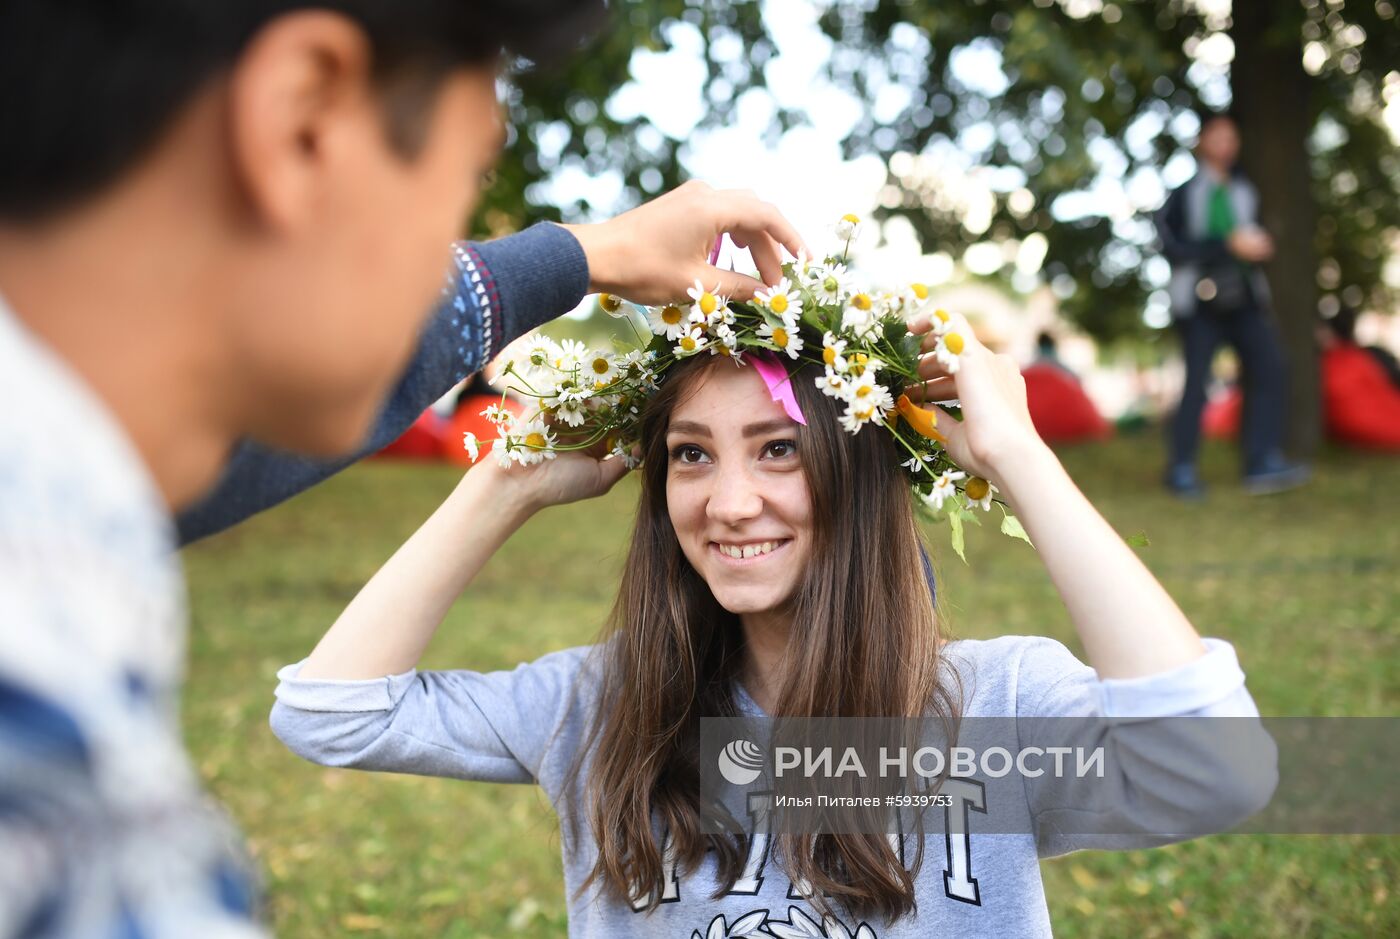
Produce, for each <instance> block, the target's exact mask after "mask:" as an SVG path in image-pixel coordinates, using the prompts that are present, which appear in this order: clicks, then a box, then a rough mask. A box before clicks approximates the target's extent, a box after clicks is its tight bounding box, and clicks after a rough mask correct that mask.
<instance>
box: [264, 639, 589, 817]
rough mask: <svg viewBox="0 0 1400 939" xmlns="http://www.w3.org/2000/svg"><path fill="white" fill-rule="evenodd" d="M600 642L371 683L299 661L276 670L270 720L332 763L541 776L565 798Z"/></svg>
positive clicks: (457, 774) (521, 779)
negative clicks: (484, 666) (310, 670)
mask: <svg viewBox="0 0 1400 939" xmlns="http://www.w3.org/2000/svg"><path fill="white" fill-rule="evenodd" d="M593 648H594V647H592V646H578V647H574V648H571V649H563V650H561V651H558V652H551V653H549V654H548V655H544V656H542V657H540V658H538V659H536V660H534V661H533V662H526V663H521V664H520V665H518V666H517V667H515V668H514V669H503V670H499V671H490V672H478V671H468V670H450V671H418V670H417V669H410V670H409V671H407V672H403V673H401V674H398V675H386V676H385V677H383V678H376V679H367V680H363V681H341V680H326V679H303V678H299V677H297V675H298V672H299V671H300V670H301V666H302V662H297V663H295V664H292V665H288V666H286V667H284V668H282V669H281V670H280V671H279V672H278V673H277V677H278V679H279V683H278V685H277V688H276V691H275V695H276V699H277V700H276V703H275V704H274V705H273V708H272V714H271V717H270V723H271V725H272V731H273V733H274V734H276V735H277V737H278V739H280V740H281V741H282V742H283V743H284V744H286V745H287V747H288V748H289V749H291V750H292V751H293V752H294V753H296V754H297V755H299V756H301V757H303V758H305V759H307V760H310V761H312V762H313V763H319V764H322V765H324V766H343V767H351V768H354V769H367V770H379V771H381V772H392V773H413V774H416V775H420V776H448V777H453V778H456V779H469V780H479V781H484V782H512V783H528V782H538V783H540V785H541V786H542V787H543V788H544V789H545V790H546V792H547V793H548V794H549V796H550V798H551V799H556V798H557V796H558V795H559V792H560V787H561V784H562V782H563V778H564V776H565V774H566V773H567V770H568V767H569V764H570V762H571V760H572V757H573V755H574V753H575V752H576V751H577V750H578V748H579V747H580V746H581V745H582V742H583V739H584V736H585V734H586V731H587V727H586V712H587V710H588V709H587V702H588V697H589V693H590V688H591V686H590V685H589V682H588V680H587V675H588V674H589V671H588V667H587V662H588V659H589V652H590V651H591V650H592V649H593ZM303 661H304V660H303Z"/></svg>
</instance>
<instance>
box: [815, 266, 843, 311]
mask: <svg viewBox="0 0 1400 939" xmlns="http://www.w3.org/2000/svg"><path fill="white" fill-rule="evenodd" d="M812 292H813V293H815V294H816V296H817V299H818V300H819V301H820V302H822V303H831V304H835V303H841V302H842V301H844V300H845V299H846V296H847V295H848V294H850V293H851V286H850V274H849V273H848V272H847V270H846V265H844V264H841V263H839V262H833V263H831V264H824V265H819V266H817V267H814V268H813V269H812Z"/></svg>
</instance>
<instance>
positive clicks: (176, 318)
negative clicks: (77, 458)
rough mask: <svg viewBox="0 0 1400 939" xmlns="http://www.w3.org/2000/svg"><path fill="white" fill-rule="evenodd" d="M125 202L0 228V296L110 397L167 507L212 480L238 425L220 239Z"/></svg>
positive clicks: (189, 499) (90, 383) (180, 504)
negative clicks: (219, 279)
mask: <svg viewBox="0 0 1400 939" xmlns="http://www.w3.org/2000/svg"><path fill="white" fill-rule="evenodd" d="M129 217H130V215H129V214H128V213H123V211H122V208H121V207H119V206H115V205H113V206H102V207H98V208H96V209H94V210H92V211H91V212H85V214H84V215H83V217H82V218H81V220H76V221H71V222H69V221H65V222H63V223H60V224H55V225H53V226H50V227H48V228H45V229H43V230H38V231H36V230H32V229H23V230H20V229H11V228H0V293H3V295H4V296H5V298H6V301H7V302H8V304H9V305H10V307H12V308H13V310H14V313H15V316H16V317H18V318H19V320H20V321H21V322H23V323H24V324H25V325H26V326H27V328H28V329H29V330H30V332H32V333H33V334H34V335H35V336H37V337H38V338H39V339H40V340H41V341H42V342H43V343H44V344H45V345H47V346H49V347H50V348H51V349H52V350H53V351H54V352H55V353H56V354H57V355H58V356H59V357H60V358H62V359H63V360H64V361H65V362H66V363H67V364H68V366H69V367H70V368H72V369H73V370H74V371H75V372H76V373H77V374H78V375H79V376H80V377H81V378H82V379H83V381H84V382H85V383H86V384H87V385H88V386H89V387H90V388H91V389H92V390H93V391H94V392H95V393H96V394H97V395H98V396H99V397H100V398H101V399H102V400H103V401H104V402H105V403H106V405H107V407H108V408H109V409H110V411H111V412H112V414H113V415H114V417H115V418H116V420H117V422H118V423H119V424H120V425H121V427H122V428H123V429H124V430H125V432H126V434H127V436H128V437H129V438H130V439H131V441H132V443H133V444H134V445H135V447H136V450H137V452H138V453H139V454H140V456H141V459H142V460H143V461H144V463H145V464H146V467H147V469H148V470H149V472H150V473H151V475H152V477H153V478H154V480H155V483H156V486H157V487H158V488H159V490H160V492H161V494H162V495H163V496H164V499H165V502H166V505H167V506H169V507H170V509H171V510H172V511H175V510H178V509H180V508H182V507H183V506H186V505H188V504H190V503H191V502H193V501H195V500H196V499H197V498H198V497H199V496H200V495H201V494H202V493H203V492H204V490H206V489H207V488H209V487H210V486H211V485H212V484H213V482H214V481H215V480H216V479H217V476H218V473H219V471H220V469H221V467H222V465H223V463H224V461H225V460H226V459H227V457H228V453H229V451H230V449H231V447H232V445H233V442H234V436H235V435H234V434H233V433H231V432H230V431H229V428H233V427H236V426H238V425H237V421H236V420H235V419H234V412H233V410H232V408H233V402H232V401H230V400H227V399H221V398H220V395H227V394H228V393H229V390H230V389H235V388H237V384H236V383H233V382H230V381H229V380H228V379H229V376H228V375H225V374H220V371H221V369H220V364H219V355H218V341H217V336H215V335H213V322H214V321H213V318H212V317H211V316H208V315H204V313H203V312H202V310H207V308H208V304H209V303H210V302H211V299H214V298H216V297H217V291H215V290H212V289H211V288H212V287H213V284H211V283H210V282H209V279H208V278H207V276H206V275H205V269H206V268H207V266H208V259H209V257H211V252H212V251H213V246H212V245H209V244H207V243H206V241H207V239H202V238H201V237H200V234H199V231H198V230H197V229H196V228H195V227H193V226H191V227H190V228H189V229H186V230H182V231H180V232H172V233H169V234H168V235H167V234H166V233H163V232H162V231H160V230H159V229H157V228H153V227H150V226H144V227H140V228H132V227H131V226H130V225H129V223H127V222H126V219H127V218H129Z"/></svg>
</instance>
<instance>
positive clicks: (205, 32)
mask: <svg viewBox="0 0 1400 939" xmlns="http://www.w3.org/2000/svg"><path fill="white" fill-rule="evenodd" d="M306 8H317V9H326V10H332V11H336V12H339V13H342V14H344V15H346V16H348V17H350V18H351V19H353V20H355V21H356V22H358V23H359V24H360V25H361V27H362V28H363V29H364V30H365V33H366V35H367V36H368V38H369V41H370V43H371V46H372V49H373V55H374V70H375V79H376V81H378V82H380V83H381V85H385V86H393V85H394V83H395V82H399V84H401V85H402V86H403V87H405V88H410V89H414V90H415V92H414V93H412V94H409V95H407V96H405V95H402V94H401V95H398V96H396V100H394V102H393V107H392V108H391V113H390V114H388V115H386V116H388V117H389V118H390V121H389V125H388V128H387V129H388V131H389V137H390V140H391V142H392V143H393V144H394V145H395V146H396V147H397V148H398V149H399V150H400V151H401V152H404V153H405V154H406V155H410V156H411V155H412V152H413V151H414V149H415V144H414V141H415V139H417V138H418V137H419V136H420V135H419V134H418V133H417V132H416V131H415V129H414V127H413V126H412V125H413V124H414V122H415V121H416V120H419V119H421V115H422V114H423V113H424V112H426V111H427V110H428V104H429V103H430V102H431V100H432V99H433V98H434V96H435V92H436V90H437V89H438V87H439V86H440V84H441V80H442V79H443V78H444V77H446V75H447V74H448V73H449V72H450V71H452V70H453V69H455V68H458V67H463V66H471V65H478V64H487V63H490V62H493V61H495V60H496V59H497V58H498V57H499V56H500V55H501V54H502V53H503V52H504V53H505V54H507V55H513V56H519V57H521V58H525V59H528V60H530V61H532V62H535V63H536V64H539V65H545V66H547V65H550V64H553V63H555V62H557V61H558V60H559V59H561V58H562V57H564V56H565V55H567V54H568V53H569V52H571V51H572V50H574V49H575V48H577V47H578V45H579V44H580V43H581V42H582V41H583V39H584V38H585V37H587V36H588V35H589V34H590V33H592V32H593V31H594V30H595V29H596V28H597V26H598V24H599V23H600V22H601V20H602V18H603V12H604V9H605V7H604V0H0V141H3V143H0V218H9V219H14V220H28V219H35V218H40V217H43V216H45V215H48V214H51V213H53V212H54V211H57V210H60V209H62V208H65V207H68V206H70V205H72V204H74V203H77V202H79V201H81V200H83V199H85V198H87V197H89V196H92V195H94V194H95V193H97V192H99V191H101V190H102V189H104V188H106V187H107V186H108V185H110V184H112V183H113V182H114V181H115V180H116V179H117V178H118V177H120V176H121V174H122V173H124V172H125V171H126V170H127V169H128V168H129V167H130V166H131V164H132V163H134V162H135V161H136V160H137V159H138V158H139V157H140V156H141V155H142V154H143V153H144V152H145V151H146V150H147V148H148V147H150V146H151V145H152V144H153V143H154V142H155V140H156V139H157V137H158V136H159V135H160V133H161V131H162V130H164V129H165V128H166V127H167V126H168V125H169V123H170V122H171V120H172V119H173V118H174V117H175V116H176V115H177V114H178V113H179V111H180V110H181V109H182V108H183V107H184V106H185V105H186V104H187V103H188V102H189V101H190V100H191V99H192V98H193V97H194V96H195V94H196V93H197V92H198V91H199V90H200V88H202V87H203V86H204V84H205V83H206V82H207V81H208V80H209V79H211V78H213V77H214V76H216V75H217V74H218V73H219V72H220V71H222V70H224V69H226V68H227V67H228V66H230V65H231V64H232V63H233V62H235V61H236V60H237V58H238V56H239V55H240V54H241V52H242V50H243V48H244V47H245V45H246V44H247V43H248V41H249V40H250V39H251V38H252V37H253V36H254V35H255V34H256V33H257V32H258V31H259V30H260V29H261V28H262V27H263V26H265V25H266V24H267V23H268V22H270V21H271V20H273V19H275V18H276V17H278V16H280V15H282V14H285V13H288V12H291V11H293V10H298V9H306ZM401 79H402V80H403V81H401V82H400V81H399V80H401ZM425 92H427V93H425ZM414 112H416V114H415V113H414Z"/></svg>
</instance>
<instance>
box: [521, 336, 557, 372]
mask: <svg viewBox="0 0 1400 939" xmlns="http://www.w3.org/2000/svg"><path fill="white" fill-rule="evenodd" d="M559 355H560V349H559V344H558V343H557V342H555V341H554V340H553V339H550V338H549V337H548V336H546V335H544V334H543V333H539V332H535V333H531V334H530V336H529V337H528V338H527V339H526V340H525V364H526V365H527V366H528V367H529V369H530V370H531V371H532V372H535V373H540V372H545V371H548V370H549V367H550V366H551V365H553V364H554V360H555V359H557V358H559Z"/></svg>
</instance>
